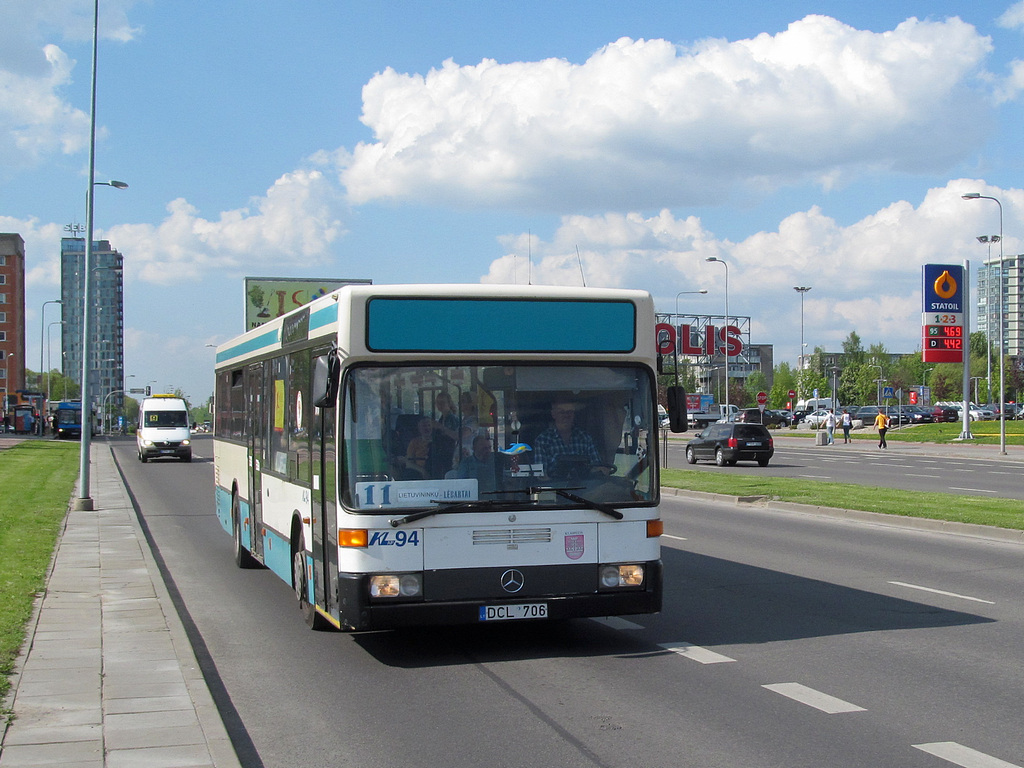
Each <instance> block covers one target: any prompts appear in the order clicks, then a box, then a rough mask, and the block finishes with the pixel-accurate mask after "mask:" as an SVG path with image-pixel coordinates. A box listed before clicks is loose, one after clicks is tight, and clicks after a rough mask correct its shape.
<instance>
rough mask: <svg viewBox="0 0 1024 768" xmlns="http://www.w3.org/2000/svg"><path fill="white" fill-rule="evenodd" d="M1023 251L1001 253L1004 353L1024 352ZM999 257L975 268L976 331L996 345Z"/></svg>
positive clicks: (1022, 353)
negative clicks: (1020, 252) (1014, 253)
mask: <svg viewBox="0 0 1024 768" xmlns="http://www.w3.org/2000/svg"><path fill="white" fill-rule="evenodd" d="M1022 288H1024V254H1020V255H1016V256H1014V255H1005V254H1004V255H1003V290H1002V294H1003V295H1002V305H1003V312H1004V313H1005V315H1004V318H1005V319H1004V321H1003V340H1004V342H1005V344H1006V347H1005V349H1006V354H1008V355H1010V356H1012V357H1018V358H1019V357H1020V356H1021V355H1024V294H1022V292H1021V290H1022ZM999 298H1000V297H999V259H998V258H996V257H993V258H988V259H985V263H984V264H983V265H982V266H981V267H979V268H978V330H979V331H981V332H983V333H984V334H985V337H986V338H987V339H989V340H990V341H991V343H992V346H993V348H995V349H998V348H999V304H1000V302H999Z"/></svg>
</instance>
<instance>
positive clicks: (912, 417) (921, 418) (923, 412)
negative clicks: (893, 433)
mask: <svg viewBox="0 0 1024 768" xmlns="http://www.w3.org/2000/svg"><path fill="white" fill-rule="evenodd" d="M903 417H904V418H903V421H904V422H906V423H907V424H931V423H932V422H934V421H935V419H934V417H933V416H932V412H931V410H929V409H927V408H922V407H921V406H918V405H904V406H903Z"/></svg>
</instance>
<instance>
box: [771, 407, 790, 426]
mask: <svg viewBox="0 0 1024 768" xmlns="http://www.w3.org/2000/svg"><path fill="white" fill-rule="evenodd" d="M772 413H774V414H775V415H776V416H778V417H779V423H780V424H781V425H782V426H784V427H788V426H789V425H790V424H792V423H793V412H792V411H787V410H785V409H777V410H773V411H772Z"/></svg>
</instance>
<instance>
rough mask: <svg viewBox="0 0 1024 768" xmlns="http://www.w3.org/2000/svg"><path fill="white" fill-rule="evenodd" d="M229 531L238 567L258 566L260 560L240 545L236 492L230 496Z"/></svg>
mask: <svg viewBox="0 0 1024 768" xmlns="http://www.w3.org/2000/svg"><path fill="white" fill-rule="evenodd" d="M231 532H232V534H233V536H234V539H235V565H237V566H238V567H239V568H259V567H260V561H259V560H257V559H256V558H255V557H253V556H252V552H250V551H249V550H248V549H246V548H245V547H244V546H243V545H242V513H241V509H240V508H239V506H238V495H237V494H235V495H234V496H232V497H231Z"/></svg>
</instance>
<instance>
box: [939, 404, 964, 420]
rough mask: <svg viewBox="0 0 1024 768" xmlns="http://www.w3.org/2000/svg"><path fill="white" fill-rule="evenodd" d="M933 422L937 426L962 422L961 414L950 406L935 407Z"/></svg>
mask: <svg viewBox="0 0 1024 768" xmlns="http://www.w3.org/2000/svg"><path fill="white" fill-rule="evenodd" d="M932 421H933V422H935V423H936V424H939V423H952V422H956V421H960V412H959V411H957V409H956V408H950V407H949V406H948V405H933V406H932Z"/></svg>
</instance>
